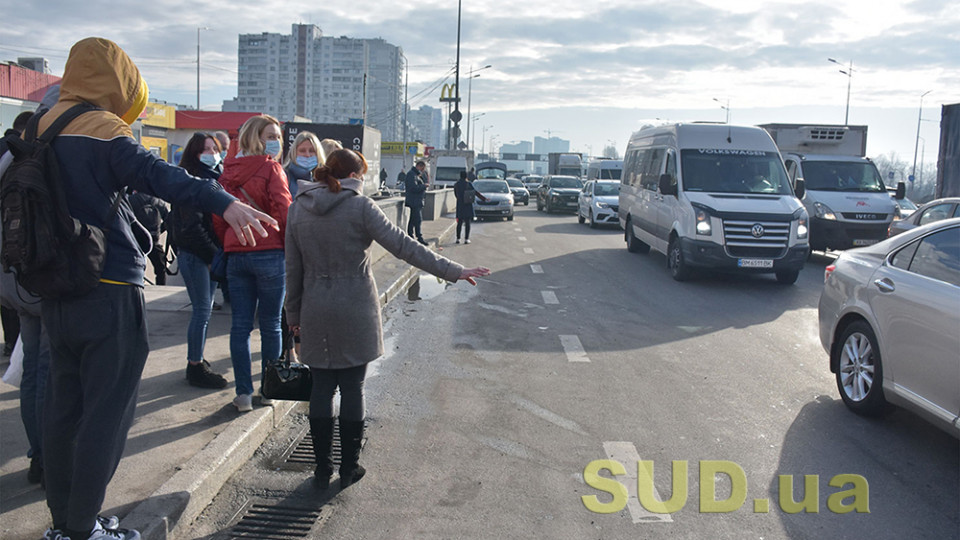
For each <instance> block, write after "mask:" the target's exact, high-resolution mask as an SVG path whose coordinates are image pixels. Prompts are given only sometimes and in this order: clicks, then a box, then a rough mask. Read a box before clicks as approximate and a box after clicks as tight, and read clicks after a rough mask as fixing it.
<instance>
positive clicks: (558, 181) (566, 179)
mask: <svg viewBox="0 0 960 540" xmlns="http://www.w3.org/2000/svg"><path fill="white" fill-rule="evenodd" d="M550 187H552V188H576V189H582V188H583V184H582V183H581V182H580V180H579V179H577V178H574V177H572V176H554V177H553V178H551V179H550Z"/></svg>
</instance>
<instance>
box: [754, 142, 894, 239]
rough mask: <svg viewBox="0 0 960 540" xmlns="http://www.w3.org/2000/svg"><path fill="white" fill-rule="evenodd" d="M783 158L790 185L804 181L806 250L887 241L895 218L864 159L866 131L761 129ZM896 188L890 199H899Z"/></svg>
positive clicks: (873, 169) (877, 177)
mask: <svg viewBox="0 0 960 540" xmlns="http://www.w3.org/2000/svg"><path fill="white" fill-rule="evenodd" d="M760 127H762V128H764V129H765V130H767V132H769V133H770V136H771V137H773V140H774V141H776V144H777V147H778V148H779V149H780V152H781V153H782V154H783V162H784V165H786V167H787V176H788V177H789V178H790V181H791V183H795V182H796V180H797V179H798V178H802V179H803V181H804V192H805V195H804V196H803V197H802V199H803V204H804V206H806V207H807V212H808V213H809V214H810V246H811V248H813V249H815V250H818V251H823V250H826V249H847V248H852V247H859V246H869V245H871V244H876V243H877V242H879V241H880V240H883V239H885V238H886V237H887V230H888V229H889V228H890V222H891V221H893V218H894V216H895V215H896V213H897V204H896V202H895V201H894V200H893V199H892V198H891V197H890V196H889V195H888V194H887V188H886V186H885V185H884V183H883V180H882V178H881V177H880V173H879V172H878V171H877V167H876V165H874V164H873V162H872V161H871V160H870V159H868V158H866V157H864V156H866V150H867V126H838V125H811V126H808V125H802V124H764V125H762V126H760ZM903 189H905V188H898V191H897V192H896V194H895V198H901V199H902V198H903V194H902V190H903Z"/></svg>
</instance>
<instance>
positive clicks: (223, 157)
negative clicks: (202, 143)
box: [220, 150, 227, 159]
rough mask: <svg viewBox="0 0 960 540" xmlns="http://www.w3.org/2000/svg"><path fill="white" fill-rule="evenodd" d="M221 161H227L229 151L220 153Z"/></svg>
mask: <svg viewBox="0 0 960 540" xmlns="http://www.w3.org/2000/svg"><path fill="white" fill-rule="evenodd" d="M220 159H227V151H226V150H224V151H223V152H220Z"/></svg>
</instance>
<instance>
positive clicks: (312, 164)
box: [283, 131, 326, 197]
mask: <svg viewBox="0 0 960 540" xmlns="http://www.w3.org/2000/svg"><path fill="white" fill-rule="evenodd" d="M324 155H326V154H324V152H323V147H322V146H321V145H320V139H318V138H317V136H316V135H314V134H313V133H310V132H309V131H301V132H300V133H299V134H298V135H297V137H296V138H295V139H294V140H293V146H292V147H291V148H290V151H289V152H287V157H286V158H284V160H283V170H284V172H286V173H287V186H288V187H289V188H290V196H291V197H296V196H297V182H298V181H300V180H305V181H307V182H312V181H313V170H314V169H316V168H317V167H319V166H320V165H323V156H324Z"/></svg>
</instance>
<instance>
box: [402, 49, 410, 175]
mask: <svg viewBox="0 0 960 540" xmlns="http://www.w3.org/2000/svg"><path fill="white" fill-rule="evenodd" d="M400 56H401V57H402V58H403V73H404V79H403V146H402V147H401V149H400V170H403V171H405V170H407V109H409V108H410V106H409V103H408V102H407V86H408V85H409V84H410V65H409V63H408V62H407V57H406V55H404V54H403V52H401V53H400Z"/></svg>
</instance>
